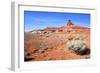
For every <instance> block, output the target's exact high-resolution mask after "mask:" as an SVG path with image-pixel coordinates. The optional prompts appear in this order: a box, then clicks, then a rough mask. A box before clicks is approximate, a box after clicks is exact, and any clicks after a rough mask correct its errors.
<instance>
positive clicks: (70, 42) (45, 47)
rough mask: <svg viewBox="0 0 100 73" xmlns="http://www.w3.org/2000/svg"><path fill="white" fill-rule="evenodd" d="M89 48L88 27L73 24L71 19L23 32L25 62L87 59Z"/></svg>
mask: <svg viewBox="0 0 100 73" xmlns="http://www.w3.org/2000/svg"><path fill="white" fill-rule="evenodd" d="M78 42H80V43H78ZM81 43H82V44H81ZM80 46H81V47H83V48H81V47H80ZM90 50H91V48H90V28H88V27H85V26H74V25H73V24H72V22H71V21H69V22H68V23H67V24H66V25H65V26H61V27H47V28H45V29H42V30H32V31H30V32H25V33H24V61H25V62H29V61H49V60H74V59H89V58H90Z"/></svg>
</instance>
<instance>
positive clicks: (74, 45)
mask: <svg viewBox="0 0 100 73" xmlns="http://www.w3.org/2000/svg"><path fill="white" fill-rule="evenodd" d="M67 46H68V48H69V50H71V51H73V52H75V53H77V54H81V52H82V51H84V50H85V49H86V43H85V41H83V40H76V41H69V42H68V43H67Z"/></svg>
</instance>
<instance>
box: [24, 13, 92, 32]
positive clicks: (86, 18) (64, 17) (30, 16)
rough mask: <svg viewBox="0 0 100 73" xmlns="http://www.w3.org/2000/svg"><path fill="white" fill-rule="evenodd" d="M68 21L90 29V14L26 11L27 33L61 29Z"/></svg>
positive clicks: (25, 23)
mask: <svg viewBox="0 0 100 73" xmlns="http://www.w3.org/2000/svg"><path fill="white" fill-rule="evenodd" d="M68 20H71V21H72V23H73V24H74V25H82V26H85V27H90V14H84V13H63V12H39V11H24V25H25V31H31V30H35V29H44V28H46V27H61V26H64V25H66V24H67V21H68Z"/></svg>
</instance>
